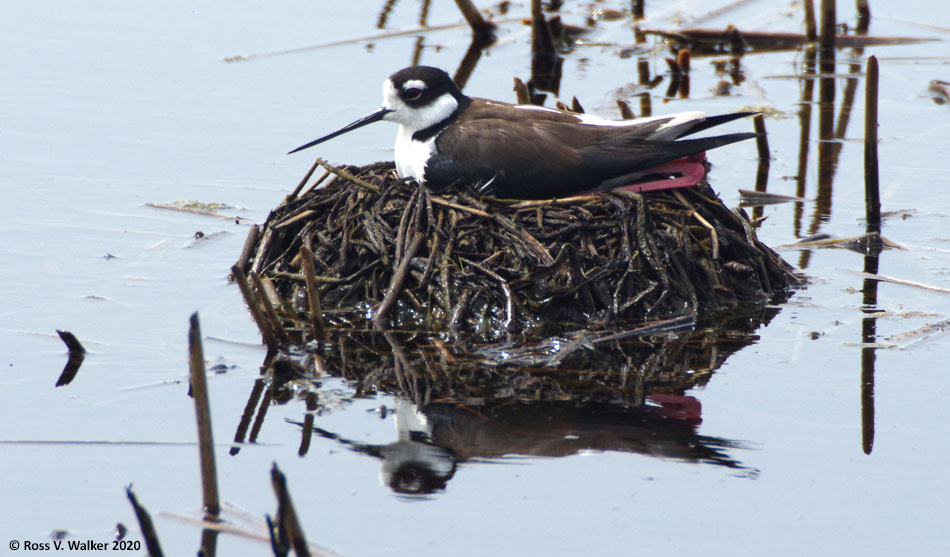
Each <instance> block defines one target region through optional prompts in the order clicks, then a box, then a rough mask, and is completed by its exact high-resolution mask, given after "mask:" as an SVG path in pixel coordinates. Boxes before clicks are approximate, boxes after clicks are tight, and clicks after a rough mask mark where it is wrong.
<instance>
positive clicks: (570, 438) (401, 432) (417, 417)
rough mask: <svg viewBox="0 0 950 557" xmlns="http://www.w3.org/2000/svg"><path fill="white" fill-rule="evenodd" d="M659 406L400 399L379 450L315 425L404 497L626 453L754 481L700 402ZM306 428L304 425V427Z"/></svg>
mask: <svg viewBox="0 0 950 557" xmlns="http://www.w3.org/2000/svg"><path fill="white" fill-rule="evenodd" d="M650 401H651V404H645V405H642V406H638V407H624V406H617V405H605V404H588V405H581V406H578V405H576V404H574V403H570V402H568V403H557V402H547V403H534V404H532V403H511V402H498V403H492V404H485V405H477V406H469V405H465V404H460V403H430V404H428V405H426V406H425V407H424V408H422V409H421V410H420V409H419V408H418V407H417V406H416V405H415V404H413V403H412V402H410V401H409V400H407V399H405V398H397V399H396V412H395V414H396V416H395V424H396V432H397V439H396V441H395V442H393V443H388V444H385V445H372V444H366V443H360V442H358V441H353V440H351V439H346V438H344V437H343V436H341V435H338V434H335V433H331V432H329V431H326V430H323V429H319V428H314V429H313V432H314V433H315V434H317V435H320V436H322V437H325V438H327V439H333V440H335V441H337V442H339V443H341V444H342V445H344V446H346V447H347V448H349V449H351V450H354V451H356V452H359V453H363V454H367V455H370V456H373V457H376V458H379V459H380V460H381V464H380V479H381V481H382V483H383V484H384V485H386V486H388V487H389V488H391V489H392V490H393V491H395V492H396V493H399V494H403V495H423V494H430V493H433V492H436V491H439V490H442V489H444V488H445V487H446V485H447V484H448V482H449V481H450V480H451V479H452V477H453V476H454V475H455V473H456V471H457V468H458V466H459V465H461V464H463V463H465V462H471V461H476V462H477V461H485V460H495V459H499V458H503V457H516V456H527V457H563V456H570V455H575V454H579V453H581V452H584V451H618V452H627V453H636V454H641V455H646V456H653V457H660V458H669V459H674V460H679V461H682V462H691V463H706V464H713V465H718V466H725V467H727V468H732V469H736V470H740V471H742V473H743V474H744V475H747V476H750V477H754V476H755V475H756V474H757V471H755V470H752V469H749V468H746V467H743V466H742V465H741V464H740V463H739V462H738V461H736V460H735V459H733V458H732V457H730V456H729V455H728V454H727V452H726V451H727V449H731V448H737V447H740V446H741V445H740V444H738V443H736V442H733V441H729V440H726V439H720V438H716V437H708V436H702V435H698V434H697V432H696V430H697V428H698V426H699V424H700V423H701V422H702V419H701V417H700V414H701V410H700V403H699V401H698V400H696V399H695V398H693V397H689V396H674V395H661V394H657V395H653V396H651V397H650ZM298 425H303V424H298Z"/></svg>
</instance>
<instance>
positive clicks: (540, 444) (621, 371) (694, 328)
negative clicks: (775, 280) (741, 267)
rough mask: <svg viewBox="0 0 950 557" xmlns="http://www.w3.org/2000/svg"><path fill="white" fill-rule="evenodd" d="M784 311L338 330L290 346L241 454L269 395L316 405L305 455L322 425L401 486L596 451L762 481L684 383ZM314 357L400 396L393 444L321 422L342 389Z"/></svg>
mask: <svg viewBox="0 0 950 557" xmlns="http://www.w3.org/2000/svg"><path fill="white" fill-rule="evenodd" d="M777 313H778V309H777V308H776V307H774V306H769V307H764V308H760V309H758V310H755V311H750V312H741V311H736V312H733V313H730V314H728V315H724V316H720V317H719V318H717V319H715V320H709V321H705V322H704V323H701V324H696V323H694V322H693V321H691V320H668V321H669V322H670V323H669V325H668V326H665V327H654V328H651V329H649V330H647V329H644V330H643V331H642V334H640V335H639V336H637V335H632V336H624V337H621V338H616V339H606V340H605V341H604V342H598V341H599V340H601V339H597V338H593V339H592V338H591V337H588V336H585V335H583V334H579V335H576V336H572V335H569V334H568V335H563V337H553V338H547V339H541V340H530V339H523V340H522V341H520V342H514V341H513V340H512V342H511V343H504V344H499V345H491V346H469V347H466V346H463V345H446V344H445V343H443V342H442V341H441V340H439V339H438V337H437V336H436V337H430V336H429V333H425V332H408V331H376V330H372V329H367V330H348V331H341V330H335V329H331V330H330V341H329V342H327V343H323V344H321V345H320V347H316V346H312V347H311V349H312V350H315V351H316V352H318V353H319V354H316V353H314V352H311V351H308V352H304V353H299V354H290V353H285V352H282V353H279V354H276V355H274V356H272V357H269V358H268V359H267V361H265V364H264V366H263V368H264V369H266V375H265V377H263V378H261V379H259V380H258V381H256V382H255V384H254V387H253V388H252V391H251V393H250V396H249V399H248V403H247V405H246V407H245V411H244V414H243V416H242V419H241V420H240V422H239V425H238V429H237V432H236V434H235V446H234V447H233V448H232V451H231V454H232V455H235V454H237V453H238V451H239V448H240V445H239V444H240V443H243V442H244V441H245V440H248V441H250V442H254V441H255V440H256V438H257V433H258V432H259V431H260V427H261V424H262V423H263V420H264V417H265V416H266V409H267V406H268V405H269V404H271V403H273V402H276V403H278V404H280V403H286V402H289V401H291V400H298V399H302V400H304V401H305V403H306V412H305V413H304V418H303V420H302V421H299V422H295V423H296V424H297V425H298V426H300V427H301V443H300V448H299V454H300V455H301V456H303V455H305V454H306V453H307V452H308V451H309V448H310V439H311V437H312V435H314V434H316V435H318V436H321V437H324V438H327V439H332V440H335V441H336V442H338V443H341V444H343V445H345V446H346V447H348V448H350V449H351V450H354V451H357V452H359V453H361V454H366V455H369V456H373V457H375V458H378V459H380V460H381V472H380V473H381V477H382V481H383V483H384V484H385V485H387V486H389V487H390V488H391V489H393V490H394V491H395V492H397V493H400V494H425V493H432V492H435V491H439V490H441V489H443V488H445V486H446V485H447V483H448V482H449V481H450V480H451V479H452V477H453V476H454V475H455V473H456V471H457V468H458V466H459V465H460V464H462V463H466V462H480V461H485V460H490V459H498V458H502V457H510V456H530V457H560V456H569V455H574V454H578V453H580V452H583V451H591V450H593V451H617V452H624V453H636V454H639V455H644V456H653V457H658V458H667V459H674V460H677V461H680V462H687V463H694V464H711V465H716V466H723V467H726V468H730V469H733V470H736V471H737V472H738V473H740V474H741V475H744V476H748V477H755V476H756V475H757V471H756V470H753V469H750V468H748V467H746V466H744V465H742V464H741V463H740V462H739V460H738V459H736V458H735V457H734V456H732V455H730V454H729V452H730V451H731V450H733V449H737V448H741V447H742V445H741V444H739V443H736V442H734V441H731V440H728V439H723V438H718V437H710V436H704V435H700V434H699V433H698V428H699V426H700V424H701V422H702V417H701V414H702V413H701V406H700V403H699V401H698V400H697V399H695V398H693V397H691V396H687V395H685V392H686V391H687V390H688V389H691V388H693V387H696V386H699V385H704V384H705V383H707V382H708V381H709V380H710V378H711V377H712V376H713V374H714V372H715V370H716V369H718V368H719V367H720V366H721V365H722V364H723V362H725V360H726V359H727V358H728V357H729V356H731V355H732V354H734V353H736V352H737V351H739V350H740V349H742V348H743V347H745V346H748V345H751V344H752V343H754V342H755V341H756V340H757V339H758V337H757V335H756V334H755V331H756V329H757V328H758V327H760V326H762V325H764V324H766V323H768V321H770V320H771V319H772V318H773V317H774V316H775V315H776V314H777ZM571 339H573V340H571ZM316 355H319V356H321V360H322V365H324V366H325V369H326V370H328V372H329V373H331V374H332V375H335V376H340V377H344V378H346V379H347V380H348V383H349V384H350V385H353V386H354V387H355V388H356V393H355V396H357V397H360V396H365V395H367V394H372V393H374V392H386V393H391V394H395V395H397V396H398V397H399V398H398V399H397V403H396V409H395V410H396V411H395V422H396V430H397V436H396V440H395V441H394V442H392V443H387V444H377V445H374V444H368V443H364V442H362V441H359V440H358V439H354V438H353V436H352V435H349V434H346V433H343V432H331V431H327V430H326V429H324V428H321V427H320V424H319V423H318V420H317V419H316V418H315V417H316V416H318V415H319V414H320V413H322V412H325V411H332V410H333V407H334V404H339V397H338V396H337V397H336V399H335V400H334V396H335V395H332V394H331V393H329V392H324V391H321V385H320V377H321V375H320V374H318V373H317V372H316V366H315V363H314V362H315V360H316V358H315V356H316ZM383 417H385V413H383ZM252 422H253V425H251V424H252ZM249 430H250V435H248V431H249Z"/></svg>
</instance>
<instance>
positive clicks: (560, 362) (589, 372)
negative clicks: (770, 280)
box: [323, 308, 778, 406]
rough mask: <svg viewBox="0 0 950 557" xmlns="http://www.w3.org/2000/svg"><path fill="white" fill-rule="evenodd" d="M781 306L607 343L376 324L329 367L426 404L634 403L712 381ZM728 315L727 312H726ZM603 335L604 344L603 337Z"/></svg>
mask: <svg viewBox="0 0 950 557" xmlns="http://www.w3.org/2000/svg"><path fill="white" fill-rule="evenodd" d="M777 312H778V310H777V309H776V308H760V309H757V310H753V311H748V312H740V313H733V314H730V315H729V316H728V320H726V319H725V318H724V317H723V318H720V319H717V320H716V323H715V326H702V325H700V326H695V324H693V323H685V325H686V330H683V329H680V330H679V331H678V332H672V331H668V332H665V333H661V334H656V333H655V332H654V333H653V334H645V335H636V336H630V337H624V338H622V339H618V340H609V339H608V337H596V336H594V335H591V334H590V333H589V332H587V331H578V332H575V333H570V334H567V335H562V336H561V337H555V338H548V339H545V340H542V341H533V342H522V343H513V342H507V343H496V344H490V345H481V346H471V345H468V346H466V345H465V344H455V345H451V346H445V345H442V344H441V343H438V342H436V343H433V342H431V339H430V338H428V337H426V336H425V335H414V334H407V333H404V334H399V333H393V332H386V333H382V334H380V333H379V332H377V331H373V330H371V329H367V330H364V331H363V332H354V333H351V334H350V335H348V336H346V337H344V338H339V339H337V340H338V342H336V343H335V344H334V345H333V347H332V349H328V350H325V351H324V352H323V357H324V358H325V364H326V367H327V369H330V370H333V373H334V374H339V375H341V376H343V377H345V378H346V379H349V380H351V381H352V382H353V383H354V384H355V385H356V386H357V389H358V390H359V391H361V392H372V391H375V390H380V391H385V392H390V393H397V394H401V395H404V396H407V397H409V398H411V399H412V400H414V401H415V402H416V403H417V404H419V405H420V406H425V404H427V403H428V402H430V401H443V402H456V403H465V404H491V403H492V402H493V401H508V402H512V401H521V402H533V401H574V402H579V403H591V402H596V403H619V404H625V405H634V406H638V405H641V404H643V402H644V400H645V399H646V397H648V396H649V395H651V394H653V393H658V392H659V393H682V392H684V391H686V390H687V389H690V388H693V387H696V386H701V385H704V384H706V382H707V381H709V378H710V377H711V375H712V373H713V372H714V371H715V370H716V369H718V368H719V367H720V366H721V365H722V363H723V362H724V361H725V360H726V359H727V358H728V357H729V356H731V355H732V354H734V353H735V352H737V351H738V350H740V349H742V348H743V347H745V346H748V345H749V344H752V343H753V342H755V340H756V339H757V338H758V337H757V336H756V335H755V334H754V331H755V330H756V329H757V328H758V327H759V326H761V325H763V324H765V323H767V322H768V321H769V320H771V318H772V317H773V316H774V315H775V314H776V313H777ZM721 317H722V316H721ZM601 339H605V340H606V342H603V343H600V342H598V341H599V340H601Z"/></svg>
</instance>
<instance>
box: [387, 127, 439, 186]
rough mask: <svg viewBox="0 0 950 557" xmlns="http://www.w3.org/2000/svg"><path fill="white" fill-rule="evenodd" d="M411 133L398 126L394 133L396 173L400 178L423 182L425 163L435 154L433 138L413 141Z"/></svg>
mask: <svg viewBox="0 0 950 557" xmlns="http://www.w3.org/2000/svg"><path fill="white" fill-rule="evenodd" d="M412 133H413V132H412V131H410V130H407V129H406V126H399V131H398V132H396V172H398V173H399V177H400V178H415V180H416V181H417V182H419V183H420V184H421V183H423V182H424V178H423V176H424V173H425V169H426V161H428V160H429V157H430V156H431V155H433V154H434V153H435V137H433V138H431V139H429V140H428V141H425V142H419V141H413V140H412Z"/></svg>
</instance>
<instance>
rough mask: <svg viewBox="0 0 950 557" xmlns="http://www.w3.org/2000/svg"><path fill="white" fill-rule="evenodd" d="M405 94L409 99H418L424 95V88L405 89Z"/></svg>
mask: <svg viewBox="0 0 950 557" xmlns="http://www.w3.org/2000/svg"><path fill="white" fill-rule="evenodd" d="M403 96H405V97H406V100H407V101H414V100H418V99H419V97H421V96H422V89H419V88H418V87H410V88H408V89H406V90H405V92H404V93H403Z"/></svg>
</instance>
